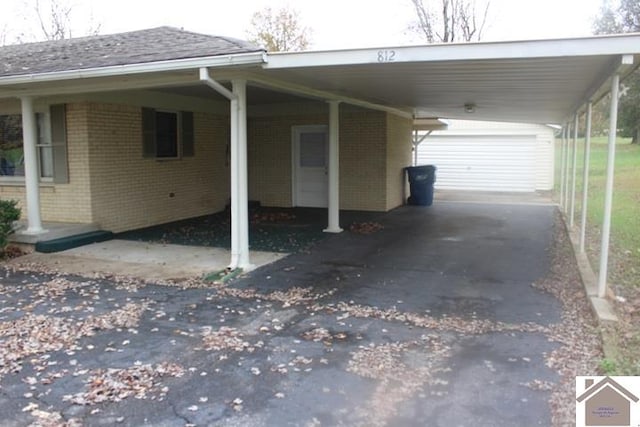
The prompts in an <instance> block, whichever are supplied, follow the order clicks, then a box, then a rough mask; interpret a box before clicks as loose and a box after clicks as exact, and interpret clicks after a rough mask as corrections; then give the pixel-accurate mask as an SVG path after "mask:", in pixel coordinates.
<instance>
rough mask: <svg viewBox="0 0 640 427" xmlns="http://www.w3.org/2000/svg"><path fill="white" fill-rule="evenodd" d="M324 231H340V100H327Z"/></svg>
mask: <svg viewBox="0 0 640 427" xmlns="http://www.w3.org/2000/svg"><path fill="white" fill-rule="evenodd" d="M328 211H329V213H328V216H329V219H328V225H327V228H326V229H325V230H324V231H325V232H326V233H340V232H342V228H340V102H339V101H329V203H328Z"/></svg>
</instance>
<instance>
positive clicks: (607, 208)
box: [598, 74, 620, 298]
mask: <svg viewBox="0 0 640 427" xmlns="http://www.w3.org/2000/svg"><path fill="white" fill-rule="evenodd" d="M611 80H612V81H611V112H610V113H609V152H608V155H607V181H606V184H605V193H604V218H603V219H602V242H601V245H600V274H599V276H598V296H599V297H600V298H604V297H605V295H606V293H607V266H608V263H609V237H610V234H611V208H612V205H613V176H614V171H615V161H616V136H617V129H618V92H619V87H620V75H618V74H616V75H614V76H613V78H612V79H611Z"/></svg>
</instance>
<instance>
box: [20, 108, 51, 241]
mask: <svg viewBox="0 0 640 427" xmlns="http://www.w3.org/2000/svg"><path fill="white" fill-rule="evenodd" d="M20 102H21V105H22V137H23V140H24V142H23V147H24V181H25V191H26V193H27V194H26V196H27V221H28V224H27V230H26V231H25V234H41V233H44V232H45V230H44V229H43V228H42V220H41V218H40V174H39V172H38V148H37V143H38V127H37V123H36V113H35V111H34V109H33V99H32V98H30V97H23V98H20Z"/></svg>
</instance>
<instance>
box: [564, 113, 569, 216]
mask: <svg viewBox="0 0 640 427" xmlns="http://www.w3.org/2000/svg"><path fill="white" fill-rule="evenodd" d="M570 137H571V124H567V139H566V141H567V143H566V145H567V148H566V150H565V156H564V157H565V159H564V203H563V206H564V213H565V214H566V213H567V211H568V208H569V158H570V157H569V156H570V148H571V143H570V139H569V138H570Z"/></svg>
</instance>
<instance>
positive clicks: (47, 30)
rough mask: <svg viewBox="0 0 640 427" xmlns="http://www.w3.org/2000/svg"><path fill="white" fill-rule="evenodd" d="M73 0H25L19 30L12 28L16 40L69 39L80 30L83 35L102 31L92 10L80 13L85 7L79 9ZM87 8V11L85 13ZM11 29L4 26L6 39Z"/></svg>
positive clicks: (20, 11)
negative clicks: (85, 14) (87, 13)
mask: <svg viewBox="0 0 640 427" xmlns="http://www.w3.org/2000/svg"><path fill="white" fill-rule="evenodd" d="M71 1H72V0H33V1H30V2H25V3H24V4H23V8H22V9H21V10H18V11H17V14H18V16H21V17H22V20H23V22H22V24H21V25H20V27H19V28H20V30H18V31H13V32H12V33H13V38H14V40H15V42H17V43H27V42H33V41H40V40H62V39H69V38H72V37H74V36H75V35H76V33H80V34H82V35H96V34H98V33H99V32H100V26H101V25H100V24H99V23H96V21H95V20H94V18H93V13H90V14H89V15H90V16H81V15H80V14H84V13H86V12H87V11H86V8H85V10H84V11H83V10H82V9H81V10H80V12H78V9H77V8H76V6H77V4H74V3H71ZM83 12H84V13H83ZM9 33H10V32H9V31H8V30H7V28H6V27H5V33H4V34H5V39H6V38H7V34H9Z"/></svg>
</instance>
